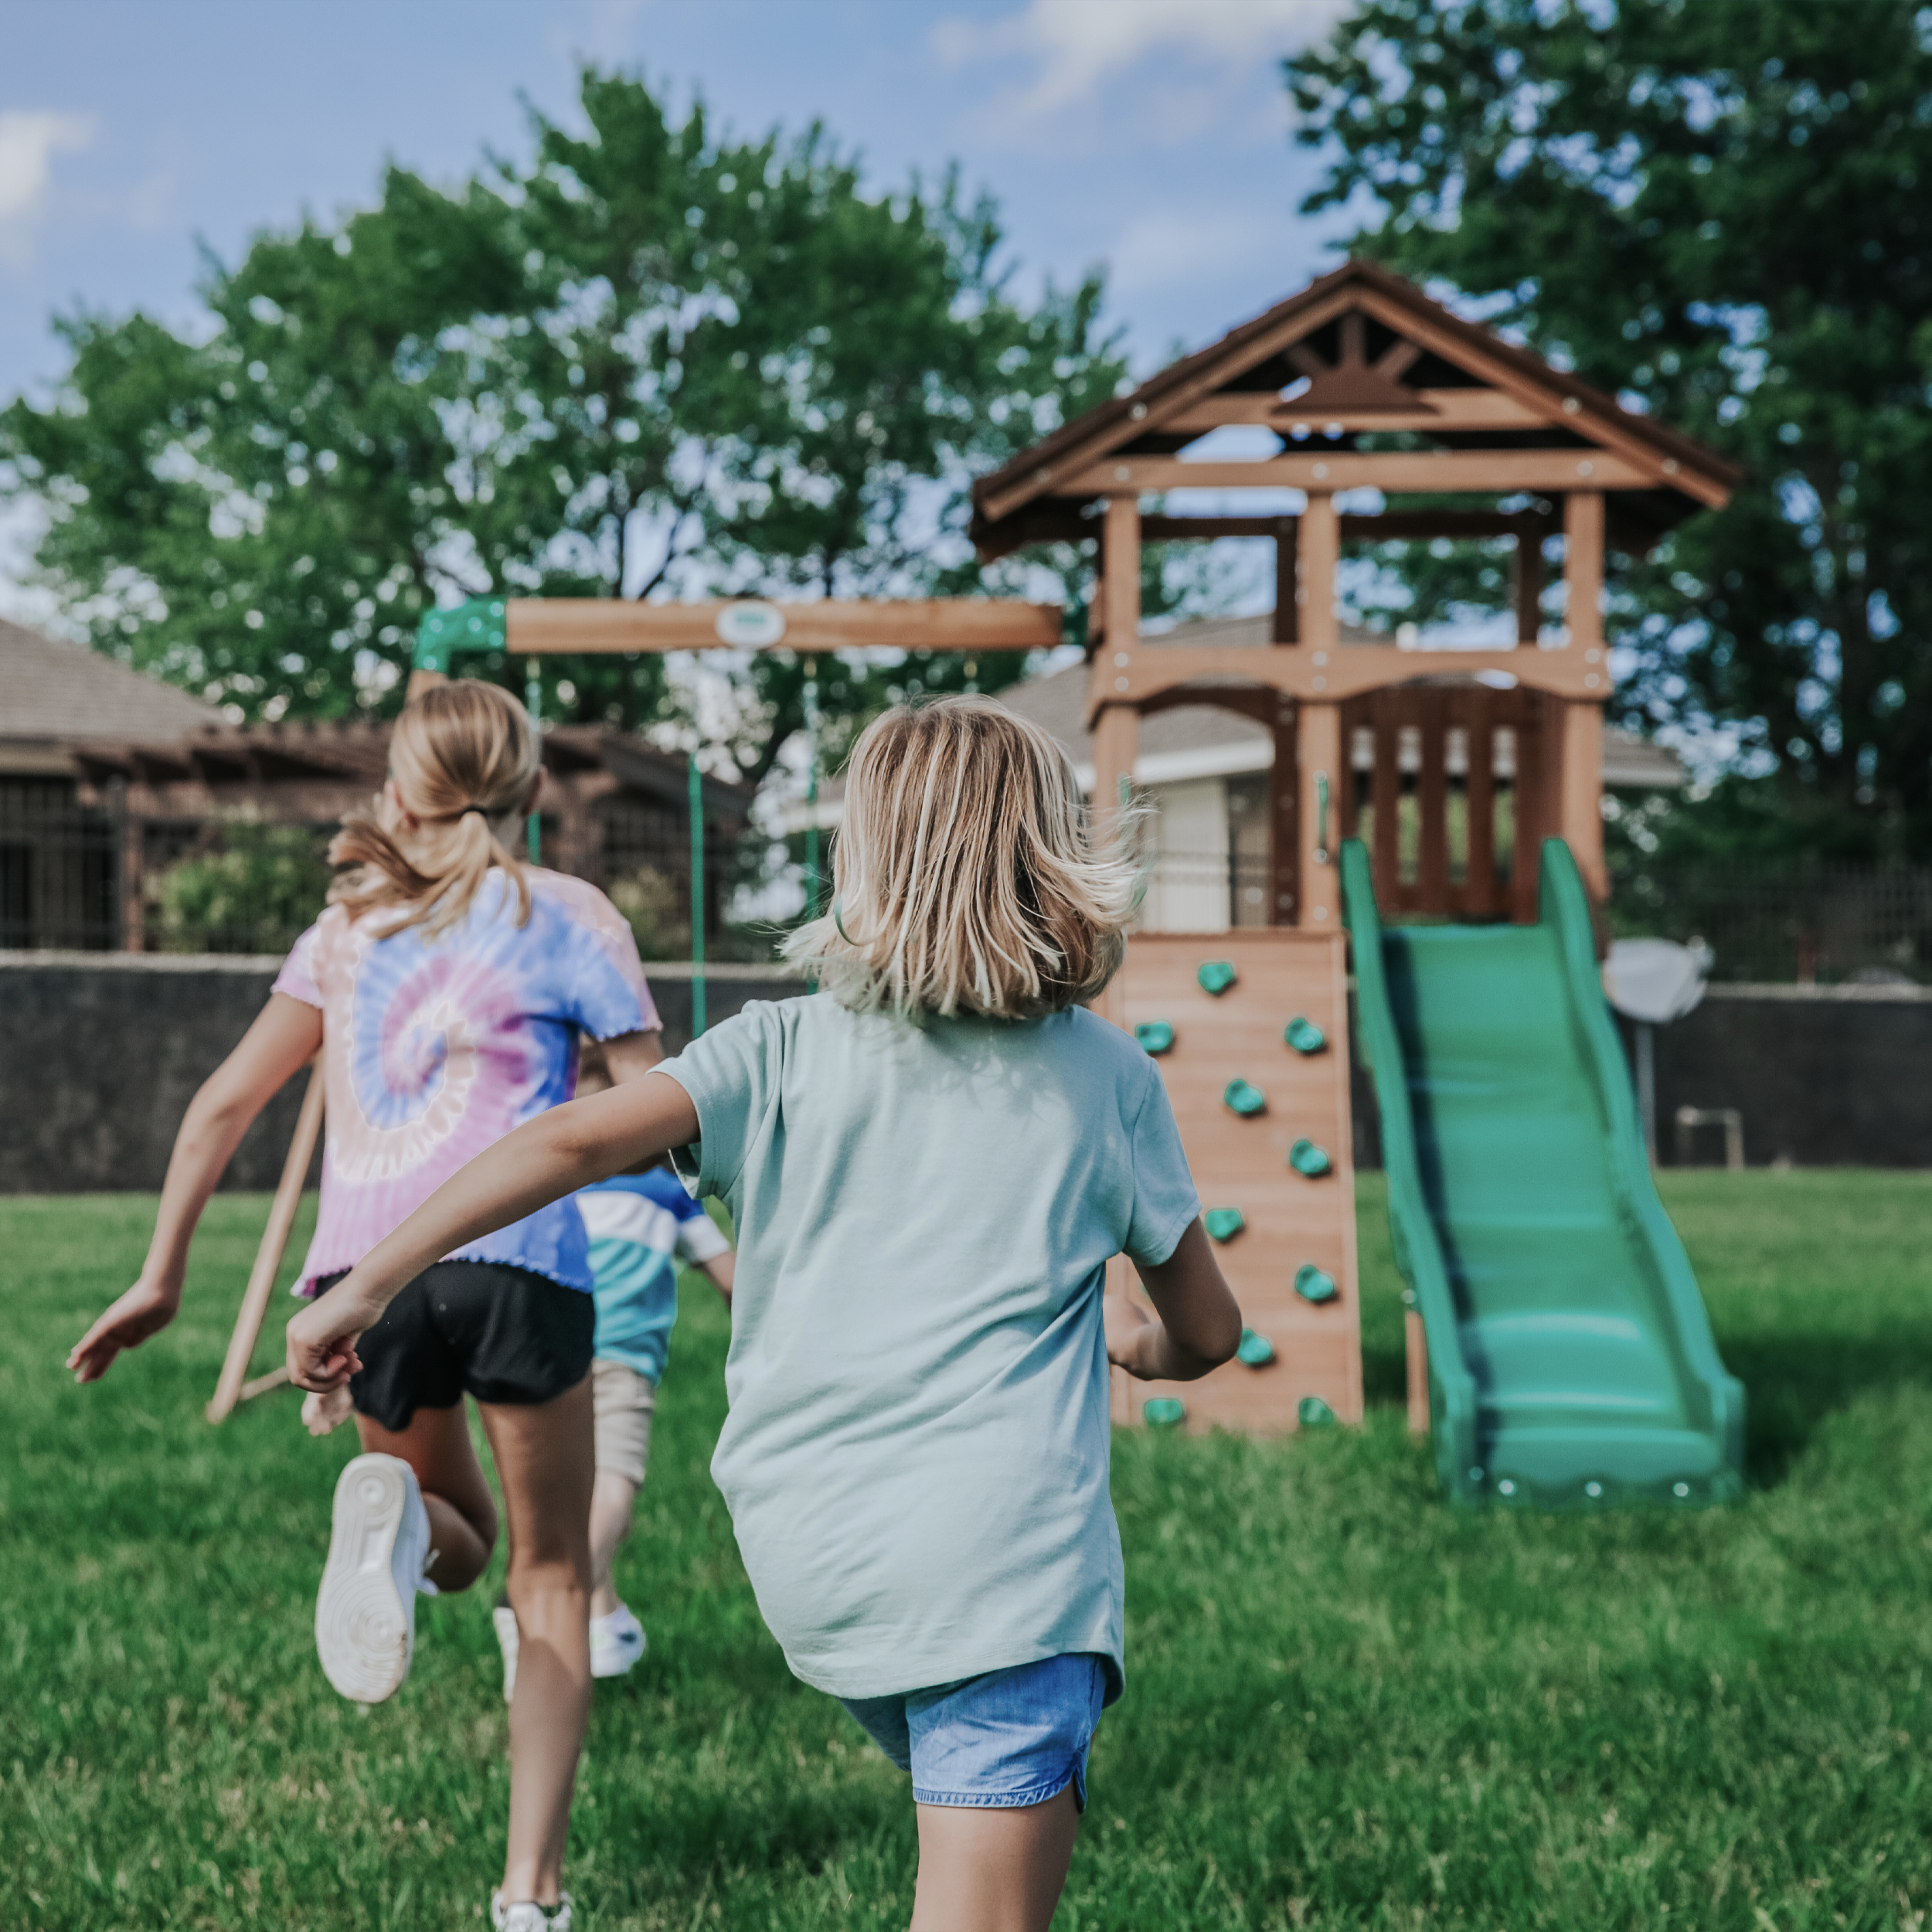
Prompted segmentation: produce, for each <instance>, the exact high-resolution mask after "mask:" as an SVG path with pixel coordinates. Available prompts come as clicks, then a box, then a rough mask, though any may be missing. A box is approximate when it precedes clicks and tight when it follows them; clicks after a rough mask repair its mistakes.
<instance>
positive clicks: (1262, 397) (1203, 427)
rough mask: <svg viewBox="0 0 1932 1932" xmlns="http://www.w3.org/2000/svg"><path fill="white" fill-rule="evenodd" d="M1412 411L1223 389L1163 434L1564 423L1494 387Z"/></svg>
mask: <svg viewBox="0 0 1932 1932" xmlns="http://www.w3.org/2000/svg"><path fill="white" fill-rule="evenodd" d="M1410 393H1412V394H1413V396H1414V398H1415V403H1414V406H1413V408H1412V409H1409V410H1370V409H1322V408H1321V407H1319V406H1313V405H1304V404H1303V403H1301V400H1299V399H1298V398H1297V397H1294V396H1291V397H1289V398H1288V399H1287V400H1285V401H1284V400H1283V399H1282V398H1281V396H1277V395H1276V394H1275V393H1274V392H1273V391H1272V390H1270V389H1234V390H1223V391H1221V392H1220V393H1218V394H1216V395H1213V396H1204V397H1203V398H1202V400H1200V401H1199V402H1198V403H1191V404H1189V406H1188V407H1187V408H1185V409H1184V410H1177V411H1176V412H1175V413H1174V414H1173V415H1172V416H1170V417H1165V419H1164V420H1162V424H1161V427H1162V429H1163V430H1168V431H1171V432H1172V433H1174V434H1179V435H1185V434H1189V432H1190V431H1191V432H1192V433H1193V434H1196V435H1206V434H1207V432H1208V431H1209V430H1217V429H1223V428H1226V427H1227V426H1228V425H1229V424H1230V423H1244V424H1245V423H1260V424H1262V425H1263V426H1264V427H1267V428H1268V429H1273V430H1281V432H1282V433H1283V434H1284V435H1285V434H1287V432H1288V431H1289V430H1291V429H1293V428H1294V427H1295V426H1296V425H1297V424H1300V425H1301V426H1302V427H1304V428H1305V429H1307V430H1308V431H1309V432H1310V433H1311V434H1319V433H1320V432H1321V431H1322V430H1325V429H1327V428H1328V426H1329V425H1330V424H1331V423H1334V424H1336V425H1338V427H1340V428H1342V430H1345V431H1350V430H1352V431H1356V432H1362V433H1366V432H1367V431H1370V430H1421V431H1424V432H1426V431H1427V430H1533V429H1546V428H1548V427H1550V426H1552V425H1553V424H1557V423H1562V422H1563V420H1564V419H1563V415H1562V414H1561V413H1560V411H1559V410H1556V409H1555V408H1554V407H1551V408H1547V409H1540V410H1539V409H1532V408H1531V407H1530V406H1529V404H1527V403H1525V402H1523V401H1522V400H1521V399H1520V398H1519V397H1517V396H1505V395H1503V394H1502V393H1500V392H1499V391H1498V390H1496V389H1415V390H1413V391H1411V392H1410Z"/></svg>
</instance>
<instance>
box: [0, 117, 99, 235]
mask: <svg viewBox="0 0 1932 1932" xmlns="http://www.w3.org/2000/svg"><path fill="white" fill-rule="evenodd" d="M93 139H94V116H93V115H92V114H55V113H52V112H50V111H46V110H45V109H39V108H19V107H9V108H6V109H4V110H0V223H22V222H28V221H31V220H32V219H33V218H34V217H35V216H36V215H37V214H39V212H40V209H41V205H42V204H43V202H45V201H46V197H47V189H48V186H49V183H50V182H52V180H53V158H54V156H55V155H56V154H75V153H77V152H78V151H80V149H81V148H84V147H86V146H87V144H88V142H89V141H92V140H93Z"/></svg>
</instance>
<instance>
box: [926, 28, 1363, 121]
mask: <svg viewBox="0 0 1932 1932" xmlns="http://www.w3.org/2000/svg"><path fill="white" fill-rule="evenodd" d="M1343 5H1344V0H1027V5H1026V9H1025V10H1024V11H1023V12H1019V13H1015V14H1011V15H1008V16H1007V17H1006V18H1005V19H1003V20H995V21H992V22H981V21H976V20H969V19H961V18H959V17H957V16H955V17H954V18H953V19H947V20H942V21H941V22H940V23H939V25H938V26H937V27H935V28H934V30H933V43H934V46H935V47H936V48H937V50H938V52H939V53H940V55H941V56H943V57H944V59H946V60H951V61H954V62H962V61H967V60H983V59H985V58H988V57H989V56H999V55H1010V54H1022V55H1026V56H1031V57H1032V60H1033V61H1034V62H1035V63H1036V73H1035V77H1034V80H1033V83H1032V86H1031V87H1029V89H1028V90H1026V93H1025V94H1024V95H1023V96H1022V98H1021V100H1019V102H1018V103H1017V105H1019V107H1021V108H1022V110H1023V111H1026V112H1028V113H1031V114H1046V113H1049V112H1052V111H1054V110H1056V109H1059V108H1063V107H1071V106H1073V105H1074V104H1077V103H1078V102H1080V101H1082V100H1086V99H1087V97H1089V96H1090V94H1093V93H1094V90H1095V89H1096V88H1097V87H1099V86H1100V83H1102V82H1103V81H1104V80H1107V79H1109V78H1110V77H1112V76H1113V75H1114V74H1116V73H1120V72H1121V71H1122V70H1124V69H1126V68H1128V67H1131V66H1134V64H1135V63H1137V62H1138V61H1141V60H1144V59H1145V58H1146V57H1147V56H1148V55H1150V54H1155V53H1168V52H1173V53H1179V54H1182V55H1184V56H1192V57H1193V58H1195V59H1197V60H1208V61H1212V62H1214V63H1237V62H1245V61H1252V60H1262V59H1265V58H1267V57H1268V56H1271V55H1275V54H1281V53H1287V52H1288V51H1289V50H1290V49H1292V48H1296V47H1301V46H1306V45H1307V44H1308V42H1309V41H1311V40H1312V39H1315V37H1316V36H1318V35H1319V34H1320V33H1321V32H1322V31H1323V30H1324V29H1325V28H1327V27H1328V26H1329V25H1330V24H1331V22H1333V21H1334V20H1335V19H1336V18H1337V16H1338V15H1339V14H1340V13H1341V12H1342V7H1343Z"/></svg>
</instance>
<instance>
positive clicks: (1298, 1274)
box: [1294, 1261, 1335, 1307]
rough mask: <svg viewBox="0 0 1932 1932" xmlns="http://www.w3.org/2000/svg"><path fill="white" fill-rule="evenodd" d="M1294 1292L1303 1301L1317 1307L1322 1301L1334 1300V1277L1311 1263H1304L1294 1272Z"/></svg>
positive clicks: (1324, 1269)
mask: <svg viewBox="0 0 1932 1932" xmlns="http://www.w3.org/2000/svg"><path fill="white" fill-rule="evenodd" d="M1294 1291H1295V1293H1296V1294H1298V1295H1300V1296H1301V1299H1302V1300H1303V1301H1312V1302H1314V1303H1315V1304H1316V1306H1317V1307H1319V1306H1320V1305H1321V1303H1323V1302H1324V1301H1333V1300H1334V1299H1335V1277H1334V1276H1333V1275H1332V1274H1329V1272H1328V1270H1327V1269H1326V1268H1318V1267H1316V1266H1315V1264H1314V1263H1313V1262H1312V1261H1304V1262H1303V1263H1302V1264H1301V1267H1298V1268H1297V1269H1296V1270H1295V1271H1294Z"/></svg>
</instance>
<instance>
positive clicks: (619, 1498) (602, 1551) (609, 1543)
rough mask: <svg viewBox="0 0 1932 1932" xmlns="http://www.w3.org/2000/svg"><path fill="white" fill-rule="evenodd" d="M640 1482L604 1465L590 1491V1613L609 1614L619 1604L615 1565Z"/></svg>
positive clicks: (629, 1524) (629, 1527)
mask: <svg viewBox="0 0 1932 1932" xmlns="http://www.w3.org/2000/svg"><path fill="white" fill-rule="evenodd" d="M637 1496H638V1485H636V1484H635V1483H634V1482H633V1481H631V1478H629V1477H628V1476H623V1475H618V1473H617V1471H616V1470H614V1469H600V1470H599V1471H597V1486H596V1487H595V1488H594V1489H593V1490H592V1491H591V1492H590V1614H591V1615H592V1616H593V1617H608V1616H609V1615H610V1614H611V1611H614V1610H615V1609H616V1608H617V1587H616V1585H615V1584H614V1583H612V1582H611V1564H612V1563H614V1562H615V1561H616V1560H617V1546H618V1544H620V1543H622V1542H623V1541H624V1538H625V1537H627V1536H629V1535H630V1533H631V1505H632V1504H633V1503H634V1502H636V1501H637Z"/></svg>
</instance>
